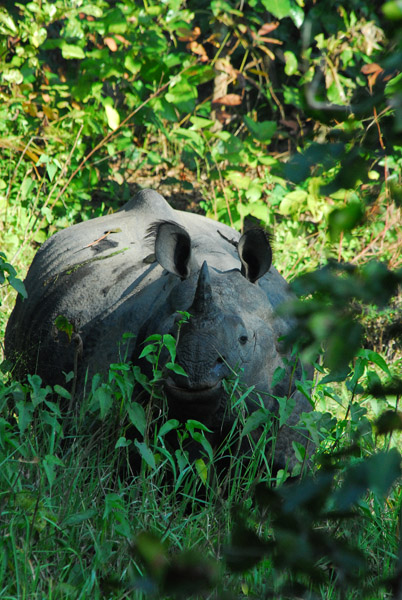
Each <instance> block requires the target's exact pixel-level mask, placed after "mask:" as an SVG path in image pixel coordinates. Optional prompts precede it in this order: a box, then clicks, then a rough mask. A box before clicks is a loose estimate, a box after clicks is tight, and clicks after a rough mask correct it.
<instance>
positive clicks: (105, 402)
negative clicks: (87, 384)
mask: <svg viewBox="0 0 402 600" xmlns="http://www.w3.org/2000/svg"><path fill="white" fill-rule="evenodd" d="M112 406H113V394H112V392H111V390H110V388H109V387H108V386H107V385H106V384H102V385H101V386H100V387H98V389H96V390H95V392H94V393H93V396H92V401H91V404H90V408H91V409H92V410H94V409H95V410H97V409H98V410H99V412H100V418H101V419H102V420H103V419H105V418H106V417H107V415H108V414H109V412H110V409H111V408H112Z"/></svg>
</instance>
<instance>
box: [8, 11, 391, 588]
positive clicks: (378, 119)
mask: <svg viewBox="0 0 402 600" xmlns="http://www.w3.org/2000/svg"><path fill="white" fill-rule="evenodd" d="M11 4H12V3H6V5H5V6H3V7H1V8H0V98H1V108H0V117H1V118H0V154H1V158H2V160H1V162H0V247H1V253H0V302H1V306H2V311H1V313H0V330H1V331H2V332H3V331H4V328H5V324H6V320H7V316H8V314H9V313H10V311H11V308H12V303H13V299H14V297H15V294H16V293H21V294H22V295H24V293H25V291H24V287H23V284H22V282H21V281H20V279H19V277H18V275H20V277H21V278H22V276H23V274H24V273H25V271H26V269H27V267H28V265H29V263H30V261H31V260H32V257H33V254H34V252H35V250H36V248H37V245H38V244H40V243H42V242H44V241H45V240H46V238H47V237H48V236H49V235H51V234H52V233H54V232H55V231H57V230H58V229H60V228H63V227H66V226H68V225H69V224H71V223H73V222H75V221H77V220H84V219H88V218H92V217H94V216H98V215H100V214H104V213H105V212H107V211H109V210H115V209H116V208H117V207H118V206H120V205H121V204H122V203H123V202H125V201H126V200H128V198H129V197H130V195H131V193H132V191H133V190H135V189H136V188H137V186H138V185H146V186H150V187H158V188H159V189H160V190H161V191H162V192H164V193H165V194H166V195H167V196H168V197H170V198H171V199H172V200H173V201H176V203H177V204H178V207H179V208H188V207H189V208H191V210H196V211H204V212H206V213H207V215H208V216H210V217H212V218H219V219H220V220H222V221H224V222H226V223H228V224H230V225H233V226H234V227H236V228H238V229H244V228H247V227H248V226H250V224H254V223H256V222H258V223H259V224H260V225H262V226H263V227H268V228H273V229H274V239H275V257H274V258H275V264H276V266H277V267H278V268H279V269H280V270H281V272H282V273H283V274H284V275H285V276H286V277H287V278H288V279H293V280H294V282H293V286H294V289H295V291H296V292H297V293H298V294H299V295H301V296H302V297H303V298H304V300H303V302H301V301H299V300H298V301H295V302H294V303H293V304H292V305H291V306H289V307H286V310H288V311H291V312H292V313H293V314H294V316H295V317H297V319H298V325H297V328H296V329H295V330H294V338H295V339H296V338H297V341H298V343H299V344H300V346H301V349H302V351H303V352H304V355H305V356H307V357H308V358H309V359H313V360H315V359H316V358H317V362H316V367H317V370H318V372H319V377H318V380H317V381H316V382H315V385H314V387H313V395H314V400H315V403H316V407H317V408H318V412H317V413H312V414H311V415H310V417H309V418H307V419H306V422H305V423H304V424H303V425H304V426H305V427H307V428H308V429H309V432H310V434H311V435H313V437H314V439H315V441H316V442H317V443H318V444H319V446H320V452H319V454H318V456H321V459H320V460H321V463H319V461H318V463H319V464H317V465H315V471H316V477H315V478H314V479H307V480H305V481H303V482H299V483H297V482H296V483H294V482H292V481H289V482H288V484H287V485H285V486H281V484H282V483H283V481H284V480H285V479H286V477H287V475H286V474H285V473H282V474H279V475H278V477H277V478H275V477H273V476H272V475H271V473H270V470H269V466H270V464H269V461H267V460H266V457H265V453H264V452H263V451H262V448H261V447H259V446H257V447H255V448H254V454H255V460H254V462H252V463H251V464H250V466H249V467H247V468H246V469H245V470H244V467H243V466H241V463H240V462H239V461H237V460H236V459H235V458H234V459H233V463H232V465H231V468H230V469H229V471H228V472H227V476H226V478H225V477H223V479H222V480H221V481H219V477H218V479H216V478H215V479H214V477H212V475H211V474H212V473H213V471H214V470H215V467H216V466H217V465H219V463H220V462H221V461H223V460H224V459H225V457H227V455H228V454H230V455H231V456H232V454H231V453H232V450H230V451H229V448H228V447H224V448H222V449H221V453H220V454H218V455H215V454H214V455H212V454H211V446H210V444H209V441H208V431H207V430H206V429H205V427H204V426H202V424H200V423H197V422H189V423H187V425H184V426H181V425H180V424H178V423H177V422H172V420H170V421H169V420H167V421H166V420H165V421H163V419H164V417H166V415H165V412H164V410H165V409H164V405H163V399H162V398H161V396H160V392H159V390H158V386H157V382H158V380H159V379H160V377H161V373H160V371H159V369H158V358H157V357H158V352H159V351H160V350H161V348H162V346H163V344H165V345H166V346H167V347H168V351H169V352H170V356H171V359H172V360H171V365H170V366H171V368H177V365H175V356H174V352H175V349H174V346H173V345H172V344H171V343H170V342H171V340H169V339H168V338H166V337H165V338H153V339H151V340H149V342H150V343H151V346H152V347H149V349H148V350H146V351H145V352H148V358H149V359H151V360H153V361H154V362H153V366H154V380H155V381H151V382H149V381H147V380H146V379H144V377H143V376H142V375H141V373H140V372H139V371H138V370H135V369H133V368H132V367H131V366H130V365H128V364H125V363H122V364H119V365H112V366H111V371H110V374H109V379H108V380H107V381H101V380H100V379H99V378H95V379H94V380H93V381H92V382H90V384H89V388H90V389H89V397H88V398H87V400H86V403H84V404H83V405H82V406H81V407H80V410H79V414H76V415H74V416H71V418H70V419H65V418H64V417H63V418H62V416H61V412H60V408H59V404H64V405H66V404H67V405H68V404H69V403H70V402H71V395H70V392H69V391H68V390H67V387H68V386H67V385H66V388H64V387H62V386H57V389H53V390H51V389H50V388H49V387H46V386H45V387H44V386H43V385H42V382H41V381H40V380H39V379H38V378H37V377H36V376H35V375H31V376H30V377H29V378H28V381H27V382H11V381H8V380H7V376H6V375H5V374H4V375H2V378H3V380H2V383H1V387H0V390H1V391H0V407H1V408H0V410H1V418H0V451H1V454H2V457H1V461H0V462H1V464H2V468H1V469H0V479H1V485H0V490H1V496H0V497H1V498H2V508H1V510H2V519H1V527H2V528H3V531H4V532H5V533H4V535H1V536H0V540H1V541H0V544H1V546H2V552H1V553H0V554H1V558H0V580H1V582H2V583H1V585H2V587H1V589H2V590H5V591H4V593H6V594H8V596H10V597H12V596H14V597H15V596H18V597H22V596H24V595H27V596H28V595H29V596H30V597H35V595H37V596H38V597H39V596H41V597H42V596H45V595H46V596H49V597H50V596H51V597H54V598H58V597H60V598H66V597H67V598H69V597H71V598H75V597H84V596H85V595H91V597H101V596H107V597H122V596H123V595H130V594H134V595H135V597H138V598H142V597H145V596H149V594H151V595H152V594H153V595H156V596H158V595H159V597H173V596H174V595H180V594H181V595H182V596H183V595H187V597H188V596H189V595H190V594H193V593H194V594H195V593H197V594H198V595H201V594H204V595H205V594H212V595H213V594H215V597H219V598H225V597H230V598H233V597H258V598H261V597H295V595H297V594H298V595H299V596H300V595H301V594H305V597H310V598H317V597H322V598H335V597H351V598H352V597H359V598H360V597H364V594H365V595H366V596H367V597H391V596H392V594H394V595H395V597H397V594H398V593H400V587H398V585H399V584H398V574H400V572H401V565H400V558H399V559H398V558H397V557H398V556H400V550H398V548H397V530H398V516H397V515H398V511H399V510H400V500H401V498H400V493H399V490H398V488H397V487H396V488H395V489H393V490H391V491H390V492H389V496H388V498H387V500H386V502H384V501H383V496H384V495H385V494H386V493H387V488H388V486H389V485H391V483H392V482H393V481H394V480H395V479H396V478H397V477H398V475H399V461H398V459H397V456H396V453H395V451H392V452H391V453H388V454H387V453H386V451H387V450H389V449H390V447H391V446H400V437H398V436H399V435H400V434H399V433H398V431H399V430H401V428H402V426H401V416H400V413H399V398H400V393H401V359H400V351H401V342H400V340H401V317H400V299H399V298H398V296H397V290H398V285H399V284H400V280H401V248H402V230H401V222H402V221H401V214H400V210H401V209H400V205H401V197H402V196H401V165H402V154H401V148H402V146H401V144H400V139H399V138H400V131H401V127H402V116H401V115H402V112H401V106H402V105H401V97H402V93H401V81H402V79H401V75H400V73H399V72H398V70H399V69H400V64H401V63H402V57H401V52H402V49H401V20H402V19H401V10H400V6H399V4H398V2H394V1H392V0H391V1H387V2H385V3H384V4H383V5H382V6H379V5H378V3H377V2H373V1H371V0H365V1H364V2H361V1H359V2H358V1H357V0H351V1H350V2H348V3H345V2H342V1H341V0H325V1H321V2H314V3H304V2H302V1H300V0H281V2H278V1H277V0H252V1H250V2H246V3H244V2H236V1H235V0H213V1H211V0H202V1H200V0H197V1H194V0H187V1H186V2H182V1H181V0H166V1H164V2H159V1H157V0H147V1H144V2H137V1H133V0H124V1H116V2H105V1H104V0H92V1H91V2H90V1H89V0H82V1H80V2H78V1H77V2H76V1H74V2H67V1H66V0H55V1H52V2H51V1H50V0H41V2H39V1H37V0H34V1H31V2H28V1H25V0H22V1H21V2H17V3H14V4H13V5H12V6H11ZM201 196H202V197H203V199H202V200H201V199H200V197H201ZM373 259H375V261H379V262H375V261H374V260H373ZM68 325H69V324H68V323H67V324H65V323H64V324H63V323H59V326H60V327H61V328H63V327H67V328H68ZM70 333H71V332H70ZM295 339H293V340H289V342H294V341H295ZM2 368H3V371H4V372H6V365H5V364H4V365H3V367H2ZM69 377H70V376H69ZM138 385H140V386H141V387H142V388H143V389H144V392H141V393H139V395H138V397H136V398H135V400H133V398H132V393H133V389H134V388H135V387H136V386H137V388H138ZM229 385H230V384H229ZM232 385H233V388H234V389H235V390H237V389H240V388H238V385H239V384H238V382H232ZM298 385H299V388H300V389H303V390H304V391H305V393H306V394H310V393H311V390H310V388H308V389H307V388H306V387H305V385H306V384H305V383H303V382H300V383H299V384H298ZM242 392H243V393H244V394H246V393H247V391H246V390H242ZM136 393H137V392H136ZM142 393H144V394H145V393H151V397H152V402H151V405H150V406H151V407H152V406H159V407H160V414H159V417H158V418H156V417H155V415H154V413H153V412H152V411H151V410H150V409H149V410H148V409H144V407H143V405H142ZM240 398H241V396H240ZM329 409H330V410H331V414H330V413H329V412H328V410H329ZM319 411H321V412H319ZM373 420H374V423H373ZM92 421H96V422H97V423H98V425H99V427H98V428H95V429H91V428H90V427H89V426H88V424H90V423H91V422H92ZM270 425H271V420H270V419H267V420H266V435H267V437H268V439H271V437H272V434H270ZM237 427H240V428H242V427H243V428H246V427H247V428H248V430H250V428H251V427H252V423H251V422H250V421H249V422H248V423H247V421H246V422H244V419H243V421H242V420H241V418H240V416H239V421H238V423H237ZM133 428H134V431H135V434H133V433H132V432H133ZM243 431H244V429H243ZM246 431H247V429H246ZM235 433H236V432H235V431H233V439H232V443H233V444H234V443H235ZM170 436H179V440H180V444H181V446H180V445H179V451H178V453H172V452H171V450H170V447H169V439H170ZM189 444H190V446H192V445H195V446H197V448H199V450H200V453H201V454H200V456H199V458H198V459H197V460H199V461H201V462H196V463H193V462H191V461H189V460H188V456H187V455H186V452H187V451H188V445H189ZM232 449H233V445H232ZM334 453H335V454H334ZM328 455H332V456H333V458H329V457H328ZM133 457H136V461H134V462H136V464H137V465H138V464H139V471H138V473H137V474H135V475H133V474H132V473H131V465H132V464H133V463H132V461H133ZM129 459H130V460H129ZM130 473H131V476H132V478H131V479H130ZM166 473H169V477H170V478H171V481H170V482H167V481H166V479H165V476H166ZM385 473H388V474H389V479H385V478H384V479H381V475H382V474H385ZM260 478H262V479H263V480H264V484H261V485H258V486H256V482H257V480H258V479H260ZM366 489H368V490H369V492H368V494H366V493H365V490H366ZM73 490H75V491H77V493H73ZM201 492H202V494H201ZM200 496H202V497H200ZM342 498H347V499H349V500H348V501H349V504H348V505H347V506H346V504H343V505H342ZM292 503H293V504H292ZM236 504H237V505H242V506H243V508H236ZM289 507H290V508H289ZM342 511H343V512H342ZM345 511H346V512H345ZM348 511H349V514H348ZM206 523H208V527H206ZM230 532H231V538H230V541H228V540H229V533H230ZM246 545H247V547H248V549H249V551H248V554H247V553H246V552H245V546H246ZM301 549H302V550H303V553H302V552H301ZM398 553H399V554H398ZM246 554H247V555H246ZM44 556H45V557H46V558H45V559H44V558H43V557H44ZM222 556H225V561H222ZM398 561H399V562H398ZM217 564H218V567H217ZM9 573H11V574H12V577H11V578H10V577H7V574H9ZM356 573H357V574H358V578H359V579H358V580H356V578H355V575H356ZM393 576H394V580H393V581H392V580H391V578H392V577H393ZM363 579H364V586H360V585H359V584H360V582H361V581H362V580H363ZM178 581H180V582H181V585H182V588H181V589H178V586H177V582H178ZM175 582H176V583H175ZM201 582H202V583H203V585H204V586H205V589H206V590H207V591H204V592H201V590H200V587H201ZM357 588H360V589H358V591H356V589H357ZM208 590H209V591H208ZM212 590H213V591H212ZM338 593H339V594H340V596H337V594H338ZM370 594H371V595H370ZM208 597H210V596H208Z"/></svg>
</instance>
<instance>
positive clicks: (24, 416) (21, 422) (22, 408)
mask: <svg viewBox="0 0 402 600" xmlns="http://www.w3.org/2000/svg"><path fill="white" fill-rule="evenodd" d="M15 407H16V409H17V413H18V427H19V430H20V433H24V431H25V430H26V428H27V427H28V425H30V423H31V422H32V416H33V412H34V405H33V404H32V402H25V401H24V400H20V401H19V402H16V404H15Z"/></svg>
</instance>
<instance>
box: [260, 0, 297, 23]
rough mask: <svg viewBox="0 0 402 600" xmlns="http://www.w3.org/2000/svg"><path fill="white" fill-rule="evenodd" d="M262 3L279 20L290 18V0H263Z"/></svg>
mask: <svg viewBox="0 0 402 600" xmlns="http://www.w3.org/2000/svg"><path fill="white" fill-rule="evenodd" d="M261 3H262V5H263V6H264V7H265V8H266V9H267V10H268V11H269V12H270V13H271V14H272V15H274V17H276V18H277V19H283V18H285V17H289V16H290V12H291V6H290V1H289V0H261Z"/></svg>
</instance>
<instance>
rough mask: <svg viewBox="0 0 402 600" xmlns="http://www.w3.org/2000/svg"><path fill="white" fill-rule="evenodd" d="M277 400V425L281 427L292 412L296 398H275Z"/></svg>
mask: <svg viewBox="0 0 402 600" xmlns="http://www.w3.org/2000/svg"><path fill="white" fill-rule="evenodd" d="M277 400H278V404H279V427H282V426H283V425H285V423H287V421H288V419H289V417H290V415H291V414H292V413H293V411H294V409H295V406H296V400H295V398H277Z"/></svg>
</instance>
